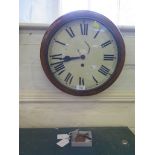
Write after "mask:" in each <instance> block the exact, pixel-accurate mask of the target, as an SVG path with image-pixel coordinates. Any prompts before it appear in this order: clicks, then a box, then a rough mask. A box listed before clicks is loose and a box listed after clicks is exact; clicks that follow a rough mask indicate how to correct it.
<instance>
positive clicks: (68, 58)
mask: <svg viewBox="0 0 155 155" xmlns="http://www.w3.org/2000/svg"><path fill="white" fill-rule="evenodd" d="M77 59H81V56H78V57H70V56H65V57H64V58H62V60H63V62H68V61H71V60H77Z"/></svg>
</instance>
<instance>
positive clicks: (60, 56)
mask: <svg viewBox="0 0 155 155" xmlns="http://www.w3.org/2000/svg"><path fill="white" fill-rule="evenodd" d="M50 57H51V58H52V59H58V60H62V54H55V55H50Z"/></svg>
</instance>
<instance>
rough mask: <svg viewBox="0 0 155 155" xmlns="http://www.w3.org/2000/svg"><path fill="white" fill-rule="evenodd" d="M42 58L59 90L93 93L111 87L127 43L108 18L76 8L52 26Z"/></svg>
mask: <svg viewBox="0 0 155 155" xmlns="http://www.w3.org/2000/svg"><path fill="white" fill-rule="evenodd" d="M40 60H41V64H42V67H43V70H44V72H45V74H46V76H47V77H48V79H49V80H50V81H51V82H52V84H53V85H55V86H56V87H57V88H58V89H60V90H62V91H64V92H66V93H68V94H71V95H76V96H87V95H94V94H97V93H99V92H101V91H103V90H105V89H107V88H108V87H109V86H111V85H112V84H113V83H114V82H115V81H116V79H117V77H118V76H119V74H120V73H121V71H122V68H123V65H124V61H125V45H124V41H123V38H122V36H121V34H120V32H119V30H118V29H117V27H116V26H115V25H114V24H113V23H112V22H111V21H110V20H109V19H108V18H106V17H105V16H103V15H101V14H98V13H95V12H92V11H75V12H71V13H68V14H66V15H64V16H61V17H60V18H58V19H57V20H56V21H55V22H54V23H53V24H51V25H50V26H49V28H48V29H47V31H46V33H45V34H44V37H43V39H42V43H41V48H40Z"/></svg>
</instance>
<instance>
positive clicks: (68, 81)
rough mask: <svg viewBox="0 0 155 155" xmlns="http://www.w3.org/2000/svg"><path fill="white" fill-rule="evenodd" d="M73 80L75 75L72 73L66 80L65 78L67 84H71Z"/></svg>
mask: <svg viewBox="0 0 155 155" xmlns="http://www.w3.org/2000/svg"><path fill="white" fill-rule="evenodd" d="M72 80H73V75H72V74H71V73H68V74H67V76H66V78H65V80H64V81H65V82H66V83H69V84H71V83H72Z"/></svg>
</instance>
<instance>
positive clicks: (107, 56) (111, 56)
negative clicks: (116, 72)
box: [104, 54, 116, 61]
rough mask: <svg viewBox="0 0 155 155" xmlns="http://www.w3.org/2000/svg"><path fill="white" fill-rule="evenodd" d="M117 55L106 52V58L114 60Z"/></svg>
mask: <svg viewBox="0 0 155 155" xmlns="http://www.w3.org/2000/svg"><path fill="white" fill-rule="evenodd" d="M115 58H116V57H115V56H114V55H113V54H105V55H104V60H108V61H113V60H114V59H115Z"/></svg>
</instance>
